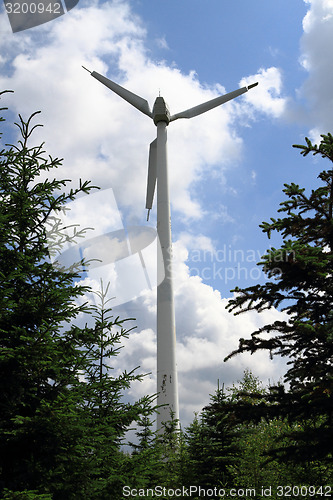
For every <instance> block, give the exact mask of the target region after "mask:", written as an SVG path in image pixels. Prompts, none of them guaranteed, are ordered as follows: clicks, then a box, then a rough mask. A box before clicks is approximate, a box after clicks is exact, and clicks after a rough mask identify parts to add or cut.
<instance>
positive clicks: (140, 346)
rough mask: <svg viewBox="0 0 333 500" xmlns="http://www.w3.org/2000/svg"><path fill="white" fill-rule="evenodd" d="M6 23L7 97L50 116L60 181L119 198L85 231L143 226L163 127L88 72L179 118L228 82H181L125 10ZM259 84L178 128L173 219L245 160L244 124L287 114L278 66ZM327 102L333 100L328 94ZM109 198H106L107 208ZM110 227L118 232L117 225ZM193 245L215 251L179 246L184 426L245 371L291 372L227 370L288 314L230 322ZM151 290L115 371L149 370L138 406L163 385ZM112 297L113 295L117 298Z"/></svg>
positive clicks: (1, 79)
mask: <svg viewBox="0 0 333 500" xmlns="http://www.w3.org/2000/svg"><path fill="white" fill-rule="evenodd" d="M319 3H322V4H323V9H324V4H325V3H326V4H327V6H326V7H327V8H326V10H325V12H326V20H324V16H323V15H321V21H320V22H321V23H322V24H323V25H325V26H326V24H325V23H327V26H328V24H329V23H331V22H332V21H331V19H330V17H329V16H328V14H329V13H330V12H331V11H332V9H331V7H332V6H331V2H324V1H323V0H322V1H321V2H319V0H317V1H316V2H315V1H313V2H312V4H319ZM323 12H324V10H323ZM317 17H318V16H317ZM317 17H316V18H315V19H313V18H309V19H308V21H307V26H306V34H305V35H304V37H305V38H304V40H303V46H304V50H306V51H307V54H308V59H307V65H308V66H311V65H312V66H311V67H313V65H315V64H317V66H316V68H314V71H317V73H316V74H317V75H318V79H317V80H316V81H317V84H318V82H319V73H320V72H321V68H322V66H321V64H320V62H316V57H317V53H318V52H320V50H319V49H320V47H318V46H315V47H312V45H311V44H310V39H307V38H306V37H310V36H311V33H313V31H314V30H316V29H320V26H319V25H318V23H319V21H318V19H317ZM1 23H2V25H1V27H0V29H1V32H2V34H3V35H4V36H2V37H1V40H0V43H1V54H2V55H1V59H0V65H1V76H0V87H1V88H10V89H13V90H15V95H14V96H13V97H8V100H7V104H8V106H9V107H10V108H11V109H12V110H14V111H17V112H20V113H21V114H23V116H25V117H27V116H28V115H29V114H30V113H32V112H33V111H35V110H37V109H41V110H42V115H39V119H40V121H42V122H43V123H44V127H43V129H37V130H36V134H35V141H36V142H37V143H38V142H39V140H41V141H45V142H46V149H47V151H48V153H50V154H53V155H56V156H57V155H61V156H62V157H64V163H63V166H62V167H61V168H60V169H59V173H58V175H59V176H60V177H61V178H70V179H72V180H74V181H75V183H76V182H77V180H78V178H82V179H91V180H92V182H93V183H94V184H96V185H98V186H100V187H101V188H102V189H103V190H104V191H106V192H107V191H108V189H109V188H112V193H113V194H114V196H115V200H116V202H114V206H113V208H112V206H111V205H110V206H109V207H108V208H107V203H108V202H107V200H104V198H103V196H99V197H98V196H97V197H96V198H93V197H92V198H91V199H90V201H89V202H88V205H87V206H86V208H85V209H82V210H81V209H78V210H77V213H81V215H82V214H84V220H83V225H86V226H89V227H93V228H94V231H95V233H94V235H95V236H96V235H97V236H98V235H101V234H104V233H105V232H107V231H108V232H111V231H117V230H121V229H122V228H123V223H124V221H123V220H122V219H121V220H120V219H119V218H118V212H117V210H118V208H117V209H116V208H115V207H116V206H117V207H119V208H120V210H123V211H124V213H126V216H127V218H128V219H129V220H130V221H131V223H132V224H135V223H136V224H142V223H143V221H144V220H145V219H144V215H145V214H144V200H145V190H146V177H147V156H148V145H149V143H150V142H151V141H152V140H153V139H154V138H155V135H156V128H155V126H154V124H153V123H152V121H151V120H149V118H148V117H147V116H144V115H141V114H140V113H139V112H138V111H137V110H136V109H133V108H131V107H130V106H129V105H128V104H127V103H125V102H123V101H122V100H121V99H120V98H119V97H118V96H116V95H114V94H113V93H112V92H111V91H109V90H108V89H107V88H105V87H104V86H102V85H101V84H100V83H99V82H97V81H96V80H95V79H93V78H91V76H90V75H89V74H88V73H87V72H86V71H84V70H83V69H82V67H81V65H84V66H85V67H87V68H89V69H91V70H95V71H97V72H99V73H102V74H105V75H106V76H108V77H109V78H111V79H113V80H116V81H117V82H118V83H120V84H121V85H123V86H125V87H126V88H128V89H130V90H132V91H133V92H135V93H137V94H139V95H141V96H143V97H144V98H146V99H147V100H148V101H149V102H150V103H151V105H152V104H153V102H154V99H155V97H156V95H158V91H159V89H160V90H161V94H162V95H163V96H164V97H165V98H166V100H167V101H168V104H169V106H170V110H171V112H172V113H177V112H179V111H181V110H183V109H186V108H188V107H191V106H194V105H196V104H198V103H201V102H204V101H207V100H209V99H211V98H213V97H215V96H217V95H219V94H221V93H224V92H229V91H231V90H234V89H225V88H224V87H222V85H220V84H216V85H211V86H207V85H205V84H202V83H201V82H200V80H199V78H198V76H197V75H196V73H195V72H190V73H188V74H184V73H182V72H181V71H180V70H179V69H178V68H177V67H176V66H175V65H171V66H169V65H167V64H166V63H164V62H156V61H153V60H152V59H150V57H149V52H148V50H147V47H146V46H145V37H146V32H145V27H144V25H143V23H142V20H140V19H139V18H137V17H136V16H135V15H134V14H133V12H132V11H131V8H130V3H129V2H126V1H115V2H105V3H103V4H100V5H99V4H98V2H94V3H90V5H89V6H87V5H86V6H85V5H84V4H82V5H81V4H80V6H79V7H77V8H75V9H73V10H72V11H71V12H70V13H69V14H66V15H65V16H63V17H60V18H59V19H57V20H56V21H52V23H49V24H47V25H45V26H41V27H39V28H38V29H35V30H30V31H27V32H22V33H19V34H15V35H12V34H11V33H10V31H9V27H6V26H5V25H4V20H3V19H2V20H1ZM331 33H333V30H327V32H326V35H325V36H326V38H327V41H329V40H328V39H329V37H330V36H332V35H331ZM73 34H75V36H74V35H73ZM87 34H89V36H87ZM307 40H308V41H307ZM165 44H166V42H164V45H165ZM314 45H315V44H314ZM322 64H323V62H322ZM330 64H332V63H330ZM257 80H258V81H259V83H260V86H259V87H258V93H257V91H256V93H254V91H253V93H250V92H249V93H248V94H246V95H245V97H244V96H243V97H241V98H240V99H239V100H237V102H235V101H232V102H229V103H228V104H226V105H225V106H222V107H220V108H218V109H215V110H212V111H211V112H210V113H209V116H206V115H202V116H199V117H197V118H195V119H193V120H178V121H176V122H174V123H171V124H170V126H169V130H168V132H169V137H170V141H169V143H170V147H169V160H170V165H172V168H170V191H171V193H172V194H171V197H172V204H173V209H174V211H176V213H178V215H181V216H182V217H183V218H184V220H193V219H194V220H195V219H200V217H202V213H203V211H202V207H201V206H200V200H198V199H196V198H195V195H194V192H195V190H191V186H193V184H194V183H195V182H196V181H197V180H198V179H200V176H201V174H202V172H203V170H204V169H205V172H206V174H208V173H209V172H211V173H214V170H215V169H216V168H217V166H218V167H219V169H220V170H221V169H222V170H223V169H226V168H228V166H229V165H230V164H232V162H237V161H239V160H240V158H241V154H242V138H241V136H240V135H239V132H238V130H237V129H236V120H237V121H238V120H239V116H242V117H243V122H246V121H249V120H251V119H254V118H256V117H257V116H262V113H265V114H266V115H269V116H271V117H274V118H276V117H278V116H280V115H282V114H283V113H284V109H285V105H286V99H285V98H284V97H283V95H282V80H281V72H280V71H279V70H278V69H277V68H274V67H271V68H266V69H265V68H262V69H260V70H259V71H258V73H257V74H256V75H252V76H249V77H244V79H243V80H242V82H241V83H242V85H246V84H248V83H252V82H253V81H257ZM312 85H314V83H312ZM309 86H310V83H309ZM309 86H308V88H309ZM307 91H308V90H307ZM325 92H326V94H327V96H328V87H327V88H326V87H325ZM330 98H331V97H330ZM185 153H186V154H185ZM88 198H89V197H88ZM112 199H113V198H112ZM96 200H97V201H96ZM100 200H104V201H103V203H102V208H101V204H100ZM98 203H99V205H98ZM103 207H104V209H103ZM73 213H75V210H74V211H73ZM134 214H136V215H135V216H134ZM138 214H139V215H138ZM107 215H108V217H106V216H107ZM106 218H108V222H106ZM113 219H114V221H115V225H112V224H111V225H110V220H113ZM116 226H117V227H116ZM194 247H195V248H200V249H203V250H205V249H206V250H207V251H213V248H214V245H213V242H212V241H211V240H210V239H209V238H207V237H206V236H201V237H200V236H198V237H196V238H194V237H193V236H189V234H185V233H184V234H181V235H180V237H179V240H178V242H177V243H176V244H175V299H176V320H177V339H178V354H177V356H178V369H179V384H180V401H181V411H182V416H183V418H184V419H185V420H186V421H187V422H188V421H189V420H190V419H191V416H192V415H193V411H194V410H200V409H201V408H202V406H203V405H204V404H206V403H207V402H208V394H209V393H212V392H213V391H214V389H215V387H216V382H217V379H220V381H221V383H222V382H225V383H226V384H228V383H232V382H233V381H235V380H237V378H241V376H242V371H243V369H244V368H245V367H247V366H250V367H253V369H254V371H255V373H256V374H257V375H258V376H260V377H262V378H263V379H268V378H271V379H274V380H275V381H277V379H279V377H280V376H281V374H282V372H283V366H282V365H281V364H280V363H274V362H271V361H270V360H269V359H268V357H267V355H258V356H256V357H255V359H254V357H253V359H252V358H251V359H249V358H247V357H242V359H241V360H237V362H236V361H234V360H232V361H230V362H229V363H227V364H223V358H224V356H225V355H226V354H228V353H229V352H230V351H231V350H233V349H234V348H235V347H237V343H238V339H239V338H240V337H242V336H244V337H246V336H247V335H248V334H249V333H250V332H252V331H253V330H254V329H256V328H258V327H259V326H260V325H262V324H263V323H265V322H267V321H271V320H273V319H275V318H277V317H278V315H279V313H278V312H277V311H271V312H267V313H265V314H263V315H260V316H259V315H255V314H253V315H251V314H250V315H247V316H246V317H245V316H244V317H242V316H240V317H237V318H234V317H233V316H232V315H230V314H229V313H227V312H226V310H225V305H226V299H225V298H223V297H221V295H220V293H219V292H218V291H217V290H214V289H213V288H212V287H210V286H208V285H206V284H205V283H204V282H203V281H202V279H201V278H200V277H198V276H191V274H190V269H189V266H188V263H187V262H186V261H187V258H188V252H189V250H190V249H191V248H194ZM148 259H150V260H152V257H149V256H148ZM114 260H115V259H114ZM123 260H125V259H123ZM125 267H126V266H125ZM120 271H121V269H119V268H118V269H117V268H116V266H115V265H114V264H113V263H111V264H110V265H109V267H108V269H104V271H103V272H104V275H103V278H104V281H105V282H107V281H108V280H110V281H111V282H112V286H114V283H115V282H116V280H117V278H119V273H120ZM123 271H124V272H125V274H126V275H127V276H129V278H131V276H133V272H132V267H130V269H129V267H128V266H127V268H125V270H124V269H123ZM85 282H86V283H89V284H93V285H94V286H97V283H98V276H97V274H94V273H92V274H91V275H89V276H87V277H86V278H85ZM111 288H112V287H111ZM125 288H126V287H125ZM127 288H128V287H127ZM143 288H144V287H143V286H141V285H140V286H138V289H137V290H135V291H134V292H135V293H134V292H133V295H135V296H136V299H135V300H134V301H132V302H131V303H130V304H128V305H127V306H128V310H129V311H134V313H135V316H136V317H137V325H138V328H137V329H136V330H135V331H133V332H132V333H131V334H130V336H129V338H128V339H127V340H126V341H125V347H124V349H123V350H122V352H121V354H120V356H119V360H118V364H117V363H116V365H115V370H116V371H117V370H122V369H124V367H128V368H133V367H134V366H137V365H140V366H141V370H142V371H144V372H151V375H149V376H148V377H147V378H146V379H145V381H144V382H143V383H142V384H135V385H134V386H133V388H132V394H133V396H137V395H139V394H144V393H146V392H154V391H155V387H156V385H155V375H154V374H155V370H156V366H155V360H156V331H155V330H156V328H155V321H156V288H155V289H151V290H149V289H146V290H144V289H143ZM117 290H118V291H119V289H117ZM111 291H112V292H113V293H114V292H115V289H112V290H111ZM130 298H132V297H130ZM127 300H129V299H127ZM124 301H125V299H124ZM127 306H126V307H127ZM119 307H120V305H119V301H118V309H119ZM124 310H125V306H124Z"/></svg>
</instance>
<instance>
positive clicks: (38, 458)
mask: <svg viewBox="0 0 333 500" xmlns="http://www.w3.org/2000/svg"><path fill="white" fill-rule="evenodd" d="M0 97H1V94H0ZM3 110H4V109H2V111H3ZM36 114H37V113H34V114H33V115H32V116H31V117H30V118H29V119H28V120H27V121H24V120H23V118H22V117H21V116H20V119H19V122H18V123H17V126H18V128H19V132H20V137H21V138H20V139H19V140H18V142H17V143H16V144H14V145H5V146H1V150H0V496H1V497H4V498H6V499H11V498H27V499H28V498H29V499H30V498H31V499H32V498H33V499H37V498H40V499H51V498H52V499H53V500H57V499H59V500H62V499H65V498H66V500H72V499H73V500H74V499H81V498H86V499H94V500H98V499H99V498H101V499H105V498H114V499H117V498H121V487H122V485H123V484H124V483H126V477H124V476H123V475H122V460H123V457H124V454H123V453H122V451H121V449H120V444H121V442H122V439H123V436H124V434H125V432H126V430H127V429H128V427H129V426H130V425H131V423H132V422H133V421H134V422H135V421H136V420H138V419H139V418H141V417H142V415H143V414H149V411H150V402H151V399H150V398H148V397H147V398H142V399H141V400H140V401H138V402H136V403H129V402H123V401H122V396H123V392H124V391H126V390H127V389H128V387H129V385H130V383H131V382H132V381H133V380H137V379H140V378H141V376H140V375H136V374H135V373H134V372H130V373H126V372H124V373H122V374H121V375H120V376H117V377H111V376H110V373H109V372H110V369H111V363H110V358H112V356H115V355H116V354H117V353H118V350H119V347H120V343H121V339H122V338H124V337H126V336H128V334H129V332H130V330H126V328H125V327H124V322H123V321H121V320H120V319H119V318H113V317H112V316H111V314H110V309H109V308H108V304H107V302H106V300H105V291H104V290H103V289H102V290H101V292H98V293H99V298H100V299H101V303H100V306H98V307H95V308H93V309H92V310H91V308H89V307H88V305H87V303H85V302H84V300H85V299H84V296H85V294H86V293H88V292H90V290H89V289H88V288H86V287H83V286H81V285H80V279H81V274H80V272H81V270H82V268H83V264H84V262H83V261H82V262H79V263H76V264H73V265H72V266H71V267H70V268H68V269H65V268H60V267H59V266H56V265H54V264H52V262H51V259H50V255H49V252H50V251H56V250H60V249H61V246H62V243H63V242H64V241H65V240H66V239H68V230H67V229H66V230H65V228H63V227H61V224H60V223H59V220H57V217H56V216H54V215H52V214H54V213H56V211H57V210H61V209H62V208H64V207H65V205H66V204H67V203H68V202H69V201H71V200H74V199H75V197H76V196H77V195H78V194H82V195H86V194H88V193H89V192H90V190H91V189H92V188H93V186H91V185H90V182H88V181H87V182H81V180H80V182H79V186H78V187H77V188H72V189H69V190H68V192H67V193H66V192H65V190H66V184H67V182H68V181H67V180H60V181H59V180H56V179H52V178H51V179H50V178H45V177H46V176H45V174H46V173H48V172H49V171H50V170H52V169H54V168H57V167H59V166H60V165H61V160H59V159H58V158H55V159H53V158H51V157H49V156H47V155H46V153H45V151H44V149H43V145H41V146H37V147H35V146H30V138H31V134H32V132H33V130H34V129H35V128H36V126H38V125H32V123H33V120H34V118H35V116H36ZM0 121H3V120H0ZM41 174H42V175H43V174H44V175H43V177H41ZM44 178H45V180H43V179H44ZM50 221H52V224H51V225H52V227H53V229H52V231H53V232H52V233H50V225H49V222H50ZM82 234H84V229H80V230H76V229H75V228H73V234H72V236H69V238H70V239H71V240H72V241H76V238H77V237H78V236H80V235H82ZM52 241H53V243H52ZM78 299H80V300H78ZM79 313H81V315H82V313H84V314H89V315H91V314H93V315H94V325H93V326H92V327H88V326H84V327H79V326H78V325H77V323H76V322H77V321H78V315H79Z"/></svg>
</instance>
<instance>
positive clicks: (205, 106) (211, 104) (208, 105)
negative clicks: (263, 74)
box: [170, 83, 258, 122]
mask: <svg viewBox="0 0 333 500" xmlns="http://www.w3.org/2000/svg"><path fill="white" fill-rule="evenodd" d="M256 85H258V83H253V84H252V85H249V86H248V87H242V88H241V89H237V90H234V91H233V92H229V93H228V94H225V95H220V96H219V97H215V99H211V100H210V101H207V102H204V103H202V104H199V105H198V106H194V108H190V109H186V110H185V111H181V112H180V113H177V114H176V115H172V116H171V118H170V121H171V122H172V121H174V120H178V118H193V117H194V116H198V115H201V114H202V113H206V111H209V110H210V109H213V108H216V107H217V106H220V105H221V104H224V103H226V102H228V101H231V100H232V99H235V97H238V96H240V95H242V94H245V92H247V91H248V90H249V89H251V88H252V87H255V86H256Z"/></svg>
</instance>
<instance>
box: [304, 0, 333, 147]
mask: <svg viewBox="0 0 333 500" xmlns="http://www.w3.org/2000/svg"><path fill="white" fill-rule="evenodd" d="M305 2H306V3H307V4H309V10H308V12H307V14H306V16H305V17H304V19H303V30H304V33H303V37H302V40H301V50H302V55H301V63H302V65H303V67H304V68H305V70H306V71H307V72H308V77H307V79H306V81H305V83H304V85H303V87H302V88H301V89H300V93H301V95H302V96H303V97H305V98H306V101H307V103H308V106H309V110H310V113H311V126H312V127H313V130H312V136H314V138H315V139H317V138H318V135H319V134H325V133H327V132H330V131H332V129H333V114H332V105H333V95H332V88H333V60H332V55H331V47H332V44H333V1H332V0H305ZM313 125H314V126H313Z"/></svg>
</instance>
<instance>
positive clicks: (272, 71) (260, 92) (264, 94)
mask: <svg viewBox="0 0 333 500" xmlns="http://www.w3.org/2000/svg"><path fill="white" fill-rule="evenodd" d="M254 82H259V86H258V88H256V91H255V92H249V93H248V94H246V96H245V99H246V102H247V104H248V105H249V113H250V115H251V116H253V112H258V111H260V112H261V113H264V114H266V115H268V116H272V117H274V118H279V117H280V116H282V115H283V114H284V112H285V110H286V105H287V98H286V97H284V96H283V95H282V74H281V70H280V69H279V68H275V67H271V68H261V69H260V70H259V71H258V73H257V74H255V75H252V76H248V77H246V78H243V79H242V80H241V82H240V83H241V86H245V85H250V84H251V83H254Z"/></svg>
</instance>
